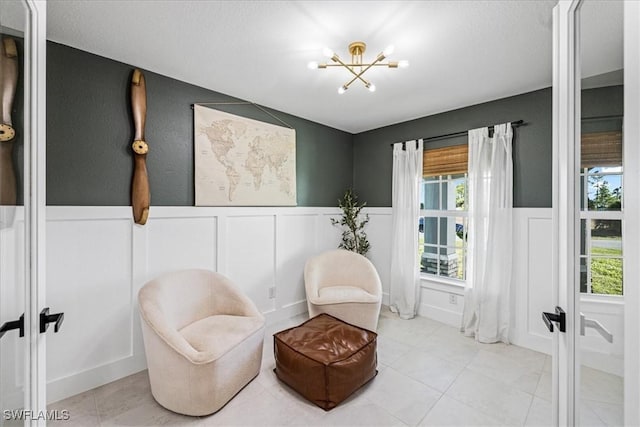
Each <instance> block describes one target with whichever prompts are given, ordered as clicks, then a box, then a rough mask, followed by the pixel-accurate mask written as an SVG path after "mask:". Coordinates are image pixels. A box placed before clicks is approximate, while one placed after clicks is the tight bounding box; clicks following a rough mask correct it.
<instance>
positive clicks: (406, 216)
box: [389, 140, 422, 319]
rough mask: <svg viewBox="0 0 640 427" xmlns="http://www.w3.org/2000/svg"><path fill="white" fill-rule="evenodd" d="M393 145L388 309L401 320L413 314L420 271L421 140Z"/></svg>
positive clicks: (414, 313) (418, 287)
mask: <svg viewBox="0 0 640 427" xmlns="http://www.w3.org/2000/svg"><path fill="white" fill-rule="evenodd" d="M402 145H403V144H402V143H396V144H394V145H393V193H392V198H393V200H392V215H393V230H392V233H393V234H392V238H391V286H390V291H389V298H390V309H391V311H393V312H395V313H398V314H399V316H400V318H402V319H411V318H413V317H414V316H415V315H416V309H417V301H418V292H419V291H420V271H419V260H418V216H419V215H420V205H419V202H420V200H419V198H420V183H421V182H422V140H419V141H407V142H405V143H404V147H405V149H404V150H403V149H402Z"/></svg>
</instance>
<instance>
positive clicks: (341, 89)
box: [338, 86, 349, 95]
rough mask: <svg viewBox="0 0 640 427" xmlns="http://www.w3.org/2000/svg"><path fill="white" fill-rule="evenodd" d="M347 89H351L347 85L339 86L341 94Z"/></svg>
mask: <svg viewBox="0 0 640 427" xmlns="http://www.w3.org/2000/svg"><path fill="white" fill-rule="evenodd" d="M347 89H349V88H348V87H347V86H340V87H339V88H338V93H339V94H340V95H342V94H343V93H345V92H346V91H347Z"/></svg>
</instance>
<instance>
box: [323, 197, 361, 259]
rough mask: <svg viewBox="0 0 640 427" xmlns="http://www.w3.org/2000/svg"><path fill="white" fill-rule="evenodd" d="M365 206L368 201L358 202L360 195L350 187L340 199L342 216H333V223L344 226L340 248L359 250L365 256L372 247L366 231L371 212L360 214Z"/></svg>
mask: <svg viewBox="0 0 640 427" xmlns="http://www.w3.org/2000/svg"><path fill="white" fill-rule="evenodd" d="M365 206H367V203H366V202H365V203H362V204H360V203H358V196H357V195H356V194H355V193H354V192H353V190H351V189H348V190H347V191H345V193H344V195H343V196H342V198H341V199H339V200H338V207H339V208H340V209H342V217H340V219H336V218H331V224H333V225H339V226H341V227H342V242H341V243H340V245H339V246H338V248H340V249H346V250H348V251H353V252H357V253H359V254H360V255H363V256H366V255H367V253H368V252H369V249H370V244H369V240H367V234H366V233H365V232H364V227H365V225H367V223H368V222H369V214H364V215H360V211H362V209H363V208H364V207H365Z"/></svg>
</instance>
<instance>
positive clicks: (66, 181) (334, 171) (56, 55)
mask: <svg viewBox="0 0 640 427" xmlns="http://www.w3.org/2000/svg"><path fill="white" fill-rule="evenodd" d="M133 68H134V66H131V65H127V64H123V63H120V62H116V61H112V60H109V59H106V58H103V57H99V56H96V55H93V54H90V53H87V52H83V51H80V50H77V49H73V48H70V47H67V46H63V45H60V44H57V43H52V42H49V43H48V44H47V204H49V205H89V206H92V205H96V206H104V205H109V206H110V205H115V206H118V205H129V203H130V186H131V177H132V173H133V160H132V153H131V147H130V146H131V142H132V141H133V122H132V120H131V112H130V111H131V109H130V101H129V82H130V78H131V73H132V71H133ZM143 71H144V70H143ZM144 75H145V79H146V85H147V122H146V135H145V137H146V140H147V141H148V143H149V147H150V150H149V155H148V157H147V167H148V169H149V180H150V184H151V204H152V205H156V206H160V205H161V206H173V205H177V206H192V205H193V204H194V199H195V197H194V176H193V173H194V157H193V110H192V107H191V106H192V104H193V103H194V102H221V101H222V102H224V101H236V99H234V98H231V97H229V96H226V95H224V94H221V93H217V92H213V91H210V90H207V89H203V88H201V87H197V86H194V85H190V84H187V83H184V82H180V81H177V80H174V79H171V78H168V77H165V76H161V75H158V74H154V73H151V72H149V71H144ZM216 108H219V109H224V110H225V111H228V112H231V113H233V114H238V115H242V116H245V117H249V118H252V119H256V120H262V121H266V122H269V123H273V124H279V123H278V122H277V120H275V119H273V118H272V117H270V116H269V115H268V114H266V113H264V112H262V111H260V109H258V108H257V107H255V106H252V105H236V106H228V107H227V108H223V107H222V106H219V107H216ZM270 111H271V110H270ZM271 112H272V113H273V114H274V115H276V116H277V117H279V118H280V119H281V120H283V121H285V122H286V123H288V124H290V125H291V126H293V127H294V128H295V130H296V142H297V143H296V170H297V179H296V181H297V194H298V205H299V206H334V205H335V204H336V201H337V199H338V198H339V197H340V196H341V195H342V193H343V192H344V190H345V189H346V188H348V187H350V186H351V185H352V178H353V175H352V171H353V169H352V168H353V148H352V135H351V134H349V133H346V132H342V131H339V130H336V129H333V128H330V127H327V126H323V125H320V124H317V123H314V122H311V121H308V120H304V119H301V118H298V117H295V116H291V115H288V114H284V113H281V112H277V111H271Z"/></svg>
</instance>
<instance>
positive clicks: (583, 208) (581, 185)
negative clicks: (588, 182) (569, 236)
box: [580, 169, 586, 211]
mask: <svg viewBox="0 0 640 427" xmlns="http://www.w3.org/2000/svg"><path fill="white" fill-rule="evenodd" d="M583 170H584V169H583ZM584 179H585V175H584V174H580V210H581V211H583V210H585V207H584V203H585V200H586V197H585V193H584V192H585V190H586V187H585V186H584Z"/></svg>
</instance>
